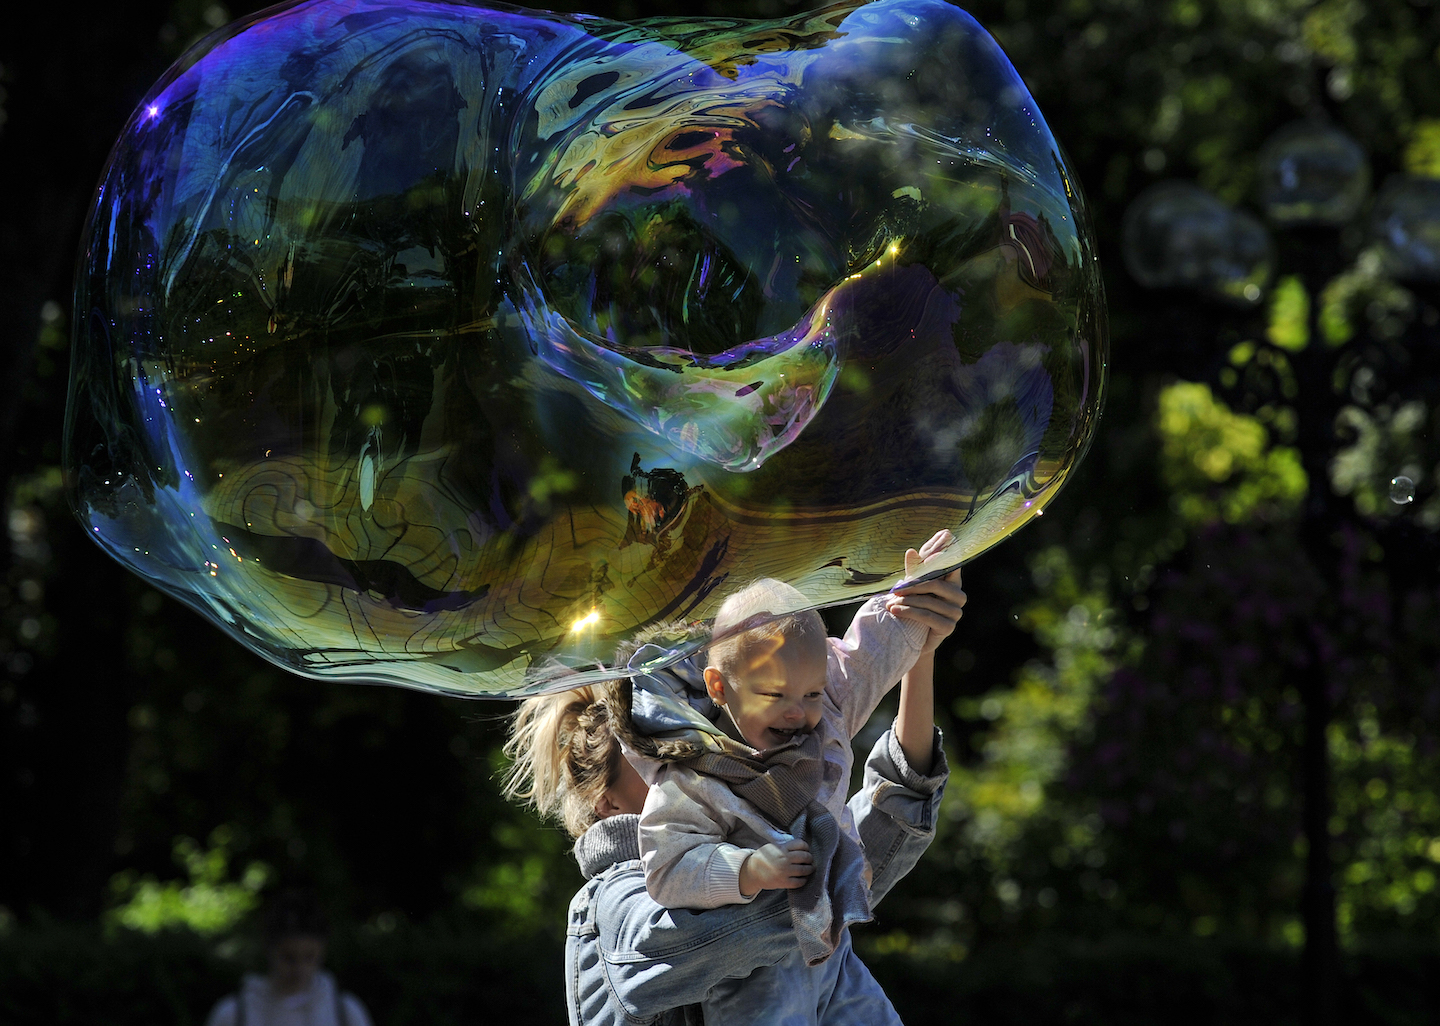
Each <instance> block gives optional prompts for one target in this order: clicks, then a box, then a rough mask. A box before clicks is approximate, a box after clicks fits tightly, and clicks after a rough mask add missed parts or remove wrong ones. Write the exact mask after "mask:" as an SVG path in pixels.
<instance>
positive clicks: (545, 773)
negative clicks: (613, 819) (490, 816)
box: [502, 686, 645, 837]
mask: <svg viewBox="0 0 1440 1026" xmlns="http://www.w3.org/2000/svg"><path fill="white" fill-rule="evenodd" d="M505 754H506V755H508V756H509V757H510V760H511V762H510V768H509V770H508V771H507V772H506V774H505V780H504V784H503V788H502V790H503V792H504V794H505V796H506V797H507V798H514V799H519V800H520V801H524V802H527V803H528V804H530V805H533V806H534V807H535V808H536V810H537V811H538V812H539V813H540V814H541V815H542V816H554V817H556V818H557V819H559V820H560V822H561V823H563V824H564V825H565V829H566V830H567V831H569V832H570V835H571V836H572V837H579V836H580V835H581V834H583V833H584V832H585V831H586V830H587V829H589V828H590V826H592V825H593V824H594V823H595V822H596V821H597V820H601V819H604V818H605V817H607V816H612V815H615V814H616V813H620V812H639V811H640V807H641V806H642V805H643V804H644V801H645V783H644V781H642V780H641V779H640V775H639V774H638V773H636V772H635V770H634V769H633V768H632V767H631V766H630V764H629V763H628V762H626V760H625V756H624V753H623V752H622V751H621V748H620V742H619V741H618V740H616V737H615V732H614V718H613V716H612V714H611V709H610V702H609V699H608V696H607V695H606V694H605V693H604V692H603V691H602V689H601V688H599V687H594V686H591V687H583V688H576V689H575V690H574V691H563V692H560V693H558V694H553V695H538V696H536V697H534V698H527V699H525V700H524V701H523V702H521V703H520V708H519V709H518V710H517V711H516V713H515V717H514V720H513V721H512V723H511V728H510V739H509V740H508V741H506V742H505Z"/></svg>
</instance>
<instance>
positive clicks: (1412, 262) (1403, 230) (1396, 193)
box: [1370, 175, 1440, 281]
mask: <svg viewBox="0 0 1440 1026" xmlns="http://www.w3.org/2000/svg"><path fill="white" fill-rule="evenodd" d="M1370 234H1371V238H1372V239H1374V241H1375V242H1376V243H1378V244H1379V249H1380V258H1381V262H1382V263H1383V265H1384V267H1385V270H1386V272H1387V273H1388V274H1391V275H1393V276H1394V277H1396V278H1399V279H1401V280H1402V281H1440V179H1435V178H1410V177H1407V176H1403V175H1393V176H1391V177H1390V178H1389V179H1388V180H1387V181H1386V182H1385V185H1384V187H1383V188H1382V189H1381V190H1380V195H1379V196H1377V197H1376V198H1375V209H1374V212H1373V213H1372V214H1371V218H1370Z"/></svg>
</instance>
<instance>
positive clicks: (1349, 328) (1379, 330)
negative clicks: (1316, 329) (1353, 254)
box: [1320, 249, 1415, 346]
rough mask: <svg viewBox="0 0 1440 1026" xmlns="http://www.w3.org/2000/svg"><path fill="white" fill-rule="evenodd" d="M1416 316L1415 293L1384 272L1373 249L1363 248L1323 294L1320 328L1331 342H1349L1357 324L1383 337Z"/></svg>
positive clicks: (1401, 328) (1392, 334) (1391, 335)
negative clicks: (1352, 262)
mask: <svg viewBox="0 0 1440 1026" xmlns="http://www.w3.org/2000/svg"><path fill="white" fill-rule="evenodd" d="M1414 317H1415V297H1414V295H1412V294H1411V293H1410V291H1409V290H1408V289H1405V288H1403V287H1401V286H1400V285H1397V284H1396V283H1395V282H1394V281H1391V280H1390V279H1389V278H1387V277H1386V276H1385V275H1384V273H1383V272H1382V271H1381V264H1380V254H1379V253H1378V252H1377V251H1376V250H1374V249H1366V250H1363V251H1361V253H1360V254H1359V256H1358V257H1357V258H1356V260H1355V263H1354V265H1353V266H1351V267H1350V268H1349V269H1348V270H1346V271H1344V272H1342V273H1341V274H1338V275H1336V276H1335V277H1334V278H1332V279H1331V280H1330V282H1329V283H1328V284H1327V285H1326V286H1325V289H1324V291H1323V292H1322V293H1321V295H1320V331H1321V333H1322V334H1323V335H1324V336H1325V341H1326V342H1327V343H1328V344H1330V345H1331V346H1340V345H1344V344H1345V343H1346V342H1349V341H1350V340H1351V339H1352V338H1354V337H1355V333H1356V330H1357V326H1358V327H1361V328H1364V329H1366V330H1368V331H1369V332H1370V333H1372V334H1373V335H1375V336H1376V337H1378V338H1381V339H1393V338H1396V337H1398V336H1399V335H1400V334H1401V333H1402V332H1403V331H1404V330H1405V329H1406V328H1407V327H1408V326H1409V324H1410V322H1411V321H1412V320H1413V319H1414Z"/></svg>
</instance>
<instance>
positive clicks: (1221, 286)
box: [1121, 181, 1275, 305]
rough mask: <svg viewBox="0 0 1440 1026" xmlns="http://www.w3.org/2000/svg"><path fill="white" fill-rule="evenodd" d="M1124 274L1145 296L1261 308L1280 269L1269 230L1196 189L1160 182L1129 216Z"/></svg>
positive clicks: (1124, 239)
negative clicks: (1202, 296)
mask: <svg viewBox="0 0 1440 1026" xmlns="http://www.w3.org/2000/svg"><path fill="white" fill-rule="evenodd" d="M1121 245H1122V249H1123V254H1124V258H1125V268H1126V270H1128V271H1129V272H1130V274H1131V276H1132V277H1134V278H1135V280H1136V281H1138V282H1139V283H1140V284H1141V285H1144V286H1145V287H1146V288H1152V289H1156V288H1189V289H1194V290H1196V291H1197V292H1204V293H1207V294H1209V295H1211V296H1214V297H1216V298H1218V299H1223V300H1227V301H1229V302H1232V303H1236V304H1241V305H1245V304H1253V303H1258V302H1259V301H1260V297H1261V295H1262V294H1263V292H1264V289H1265V286H1266V284H1268V282H1269V280H1270V273H1271V269H1272V268H1273V266H1274V262H1275V258H1274V246H1273V244H1272V243H1271V240H1270V233H1269V232H1267V231H1266V230H1265V226H1264V225H1263V224H1261V223H1260V222H1259V221H1257V220H1256V219H1255V218H1253V217H1251V216H1250V215H1249V214H1247V213H1244V212H1243V211H1239V210H1233V209H1231V208H1230V207H1228V206H1226V205H1225V204H1224V203H1222V202H1221V201H1220V200H1219V199H1218V198H1217V197H1215V196H1213V195H1211V194H1210V193H1208V192H1206V191H1205V190H1204V189H1202V188H1200V187H1199V186H1198V185H1194V184H1192V183H1190V182H1178V181H1172V182H1159V183H1157V184H1155V185H1152V186H1150V188H1148V189H1146V190H1145V191H1144V192H1142V193H1141V194H1140V195H1139V196H1137V197H1136V198H1135V200H1134V202H1132V203H1131V204H1130V206H1129V208H1128V209H1127V210H1126V211H1125V223H1124V225H1123V229H1122V238H1121Z"/></svg>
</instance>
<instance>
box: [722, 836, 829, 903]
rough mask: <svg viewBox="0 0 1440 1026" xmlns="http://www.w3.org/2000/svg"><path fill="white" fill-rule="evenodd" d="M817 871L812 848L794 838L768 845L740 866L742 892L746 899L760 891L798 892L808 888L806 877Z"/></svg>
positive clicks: (758, 849) (751, 854)
mask: <svg viewBox="0 0 1440 1026" xmlns="http://www.w3.org/2000/svg"><path fill="white" fill-rule="evenodd" d="M813 872H815V860H814V859H813V858H811V856H810V846H809V845H808V844H806V843H805V842H804V841H802V840H800V839H798V838H794V839H792V840H789V841H786V842H785V843H784V844H767V845H765V846H764V847H763V848H756V849H755V850H754V851H752V852H751V853H750V855H749V857H747V858H746V859H745V861H744V862H743V863H742V864H741V866H740V893H741V894H743V895H745V897H747V898H748V897H750V895H752V894H754V893H756V892H757V891H769V890H794V889H795V888H796V887H804V886H805V880H806V878H807V877H808V876H809V875H810V874H811V873H813Z"/></svg>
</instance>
